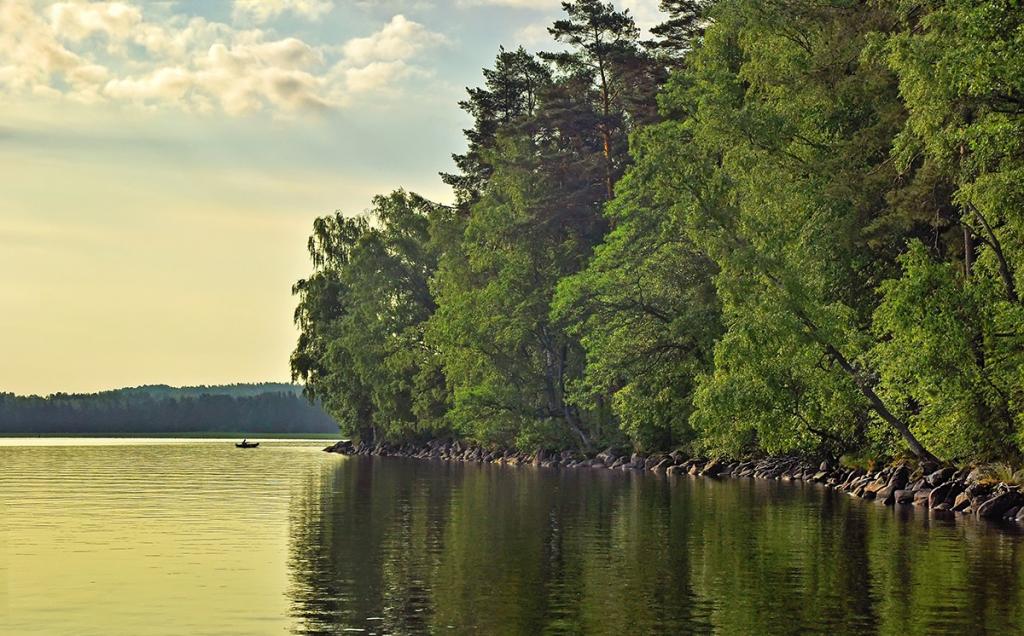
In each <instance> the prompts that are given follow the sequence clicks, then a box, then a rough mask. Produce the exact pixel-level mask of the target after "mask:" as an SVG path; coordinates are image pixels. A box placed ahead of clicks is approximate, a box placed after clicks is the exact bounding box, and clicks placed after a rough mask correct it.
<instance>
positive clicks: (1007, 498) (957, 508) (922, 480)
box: [324, 440, 1024, 523]
mask: <svg viewBox="0 0 1024 636" xmlns="http://www.w3.org/2000/svg"><path fill="white" fill-rule="evenodd" d="M324 451H326V452H330V453H340V454H343V455H376V456H385V457H408V458H415V459H438V460H443V461H461V462H476V463H492V464H505V465H510V466H515V465H524V464H525V465H533V466H543V467H563V468H591V469H605V470H621V471H647V472H652V473H661V474H667V475H693V476H701V477H713V478H724V477H734V478H749V479H776V480H782V481H805V482H812V483H818V484H821V485H823V486H825V487H826V488H831V489H834V490H837V491H839V492H845V493H847V494H849V495H851V496H853V497H860V498H862V499H869V500H875V501H877V502H879V503H881V504H884V505H887V506H890V505H913V506H919V507H923V508H928V509H930V510H935V511H946V512H948V513H949V514H951V515H952V514H963V515H973V516H975V517H978V518H982V519H990V520H997V521H1015V522H1017V523H1024V493H1022V492H1021V487H1020V486H1019V485H1011V484H1008V483H1004V482H999V481H995V480H992V479H991V478H990V477H988V473H987V472H986V471H985V470H984V468H983V467H976V468H956V467H952V466H928V465H912V464H910V463H900V464H896V465H892V466H887V467H885V468H882V469H880V470H876V471H868V470H865V469H862V468H844V467H842V466H838V465H833V464H832V463H830V462H827V461H826V462H822V463H820V464H817V463H812V462H810V461H809V460H807V459H805V458H800V457H785V456H783V457H768V458H764V459H758V460H748V461H739V460H728V459H723V458H696V457H687V456H685V455H684V454H683V453H681V452H679V451H673V452H671V453H664V454H662V453H657V454H653V455H641V454H638V453H632V454H626V453H621V452H618V451H616V450H615V449H611V448H609V449H606V450H604V451H602V452H600V453H598V454H596V455H595V456H594V457H586V456H583V455H581V454H580V453H578V452H575V451H563V452H561V453H548V452H545V451H538V452H536V453H523V452H517V451H512V450H493V449H487V448H484V447H481V446H476V445H471V444H463V443H461V442H459V441H445V440H433V441H430V442H428V443H427V444H424V445H419V446H417V445H413V444H405V445H400V446H398V445H390V444H385V443H380V444H376V445H373V446H371V445H367V444H362V443H356V444H353V443H352V442H350V441H349V440H341V441H339V442H337V443H335V444H332V445H331V446H328V447H327V448H325V449H324Z"/></svg>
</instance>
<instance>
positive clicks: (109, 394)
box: [0, 383, 338, 435]
mask: <svg viewBox="0 0 1024 636" xmlns="http://www.w3.org/2000/svg"><path fill="white" fill-rule="evenodd" d="M301 391H302V389H301V387H298V386H295V385H291V384H276V383H261V384H233V385H228V386H195V387H181V388H178V387H171V386H167V385H153V386H140V387H134V388H127V389H117V390H114V391H103V392H101V393H87V394H68V393H55V394H53V395H49V396H46V397H40V396H36V395H32V396H18V395H14V394H13V393H0V435H3V434H8V435H10V434H70V435H75V434H145V433H161V434H166V433H202V432H213V431H223V432H238V433H333V432H336V431H337V430H338V425H337V424H336V423H335V421H334V420H333V419H331V417H330V416H329V415H327V414H326V413H325V412H324V411H323V410H322V409H321V408H320V406H319V405H315V404H310V402H309V401H307V400H306V399H305V398H303V397H302V394H301Z"/></svg>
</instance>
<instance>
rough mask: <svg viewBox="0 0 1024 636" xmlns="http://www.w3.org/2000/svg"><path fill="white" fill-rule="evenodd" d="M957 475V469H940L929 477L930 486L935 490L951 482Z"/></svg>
mask: <svg viewBox="0 0 1024 636" xmlns="http://www.w3.org/2000/svg"><path fill="white" fill-rule="evenodd" d="M954 473H956V469H955V468H948V467H947V468H940V469H939V470H937V471H935V472H933V473H932V474H930V475H928V485H929V486H931V487H932V488H934V487H935V486H938V485H939V484H942V483H945V482H947V481H949V479H950V478H951V477H952V476H953V474H954Z"/></svg>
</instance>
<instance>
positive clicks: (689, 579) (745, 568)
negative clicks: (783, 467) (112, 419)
mask: <svg viewBox="0 0 1024 636" xmlns="http://www.w3.org/2000/svg"><path fill="white" fill-rule="evenodd" d="M74 444H75V443H74V442H59V443H56V444H51V445H45V446H41V445H35V446H28V445H25V444H23V443H20V442H19V443H17V444H11V443H4V442H0V467H2V470H0V508H2V509H0V513H2V514H0V534H2V539H3V540H2V541H0V632H3V633H18V634H21V633H26V634H30V633H132V634H161V633H164V634H179V633H204V634H207V633H208V634H216V633H224V634H228V633H233V634H237V633H252V634H255V633H260V634H262V633H282V632H292V633H311V634H312V633H343V632H345V631H352V632H354V633H368V634H384V633H402V634H408V633H437V632H449V631H451V632H455V633H464V632H477V633H486V634H502V633H524V634H534V633H551V634H580V633H588V634H590V633H598V634H600V633H607V634H612V633H614V634H619V633H693V634H704V633H721V634H797V633H831V634H875V633H901V634H902V633H907V634H962V633H965V632H968V631H969V630H970V631H978V632H997V631H1001V632H1003V633H1014V632H1024V617H1022V615H1021V613H1022V612H1021V609H1020V608H1021V607H1024V603H1022V601H1024V587H1022V581H1021V577H1020V571H1021V569H1020V565H1021V559H1022V556H1021V543H1022V542H1021V537H1020V536H1018V535H1017V534H1015V533H1010V532H1001V531H999V530H998V529H996V528H993V527H992V526H989V525H986V524H981V523H976V522H973V521H971V520H959V521H955V522H953V521H949V520H943V519H937V518H932V517H929V515H928V514H927V513H926V512H924V511H921V510H920V509H916V508H911V507H904V508H900V509H897V510H893V509H891V508H885V507H883V506H879V505H875V504H871V503H866V502H863V501H859V500H854V499H852V498H850V497H846V496H844V495H839V494H836V493H831V492H828V491H826V490H824V489H822V488H819V487H816V486H805V485H801V484H790V483H781V482H764V481H735V480H722V481H715V480H705V479H693V478H688V477H683V478H656V477H651V476H648V475H640V474H632V473H627V474H622V473H618V472H616V473H612V472H610V471H602V470H579V471H557V470H546V469H535V468H531V467H525V468H508V467H501V466H483V465H462V464H445V463H441V462H421V461H405V460H397V459H390V460H384V459H379V458H344V457H338V456H335V455H330V454H326V453H322V452H320V451H319V448H320V447H321V444H320V443H301V442H300V443H264V445H262V446H261V448H260V449H259V450H258V451H253V452H250V451H247V452H245V453H242V452H238V451H237V450H236V449H234V447H233V446H231V445H230V443H228V442H222V443H211V442H208V441H202V442H187V443H167V442H163V443H160V442H154V441H146V442H143V443H137V444H133V443H131V442H126V441H123V440H122V441H117V442H111V443H106V444H105V443H103V442H100V441H94V440H90V441H88V442H87V443H85V444H84V445H77V446H76V445H74Z"/></svg>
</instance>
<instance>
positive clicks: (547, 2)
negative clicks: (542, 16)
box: [458, 0, 562, 10]
mask: <svg viewBox="0 0 1024 636" xmlns="http://www.w3.org/2000/svg"><path fill="white" fill-rule="evenodd" d="M458 4H459V6H463V7H483V6H495V7H515V8H518V9H552V10H556V9H560V8H561V7H562V2H561V0H458Z"/></svg>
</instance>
